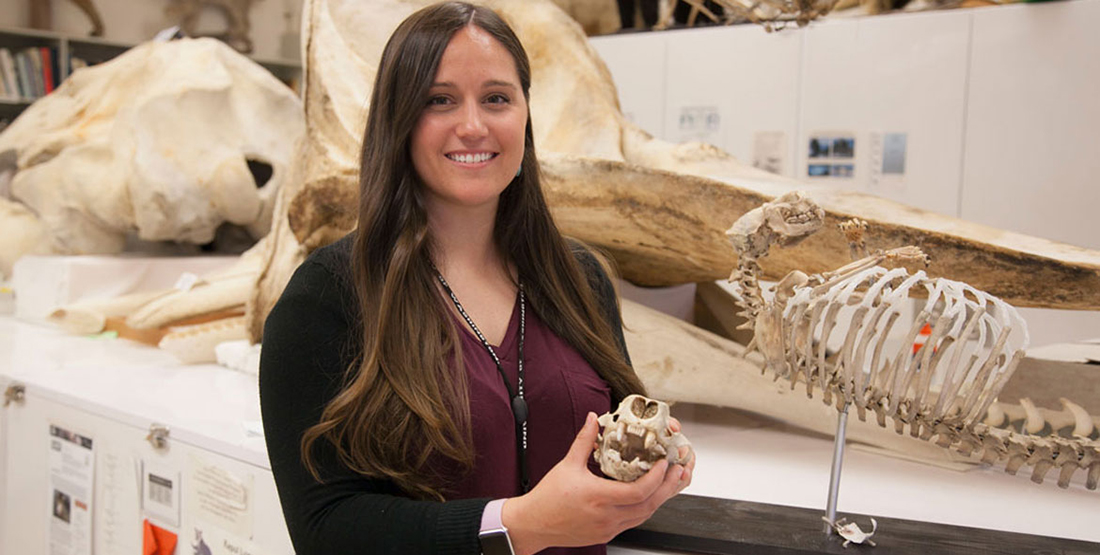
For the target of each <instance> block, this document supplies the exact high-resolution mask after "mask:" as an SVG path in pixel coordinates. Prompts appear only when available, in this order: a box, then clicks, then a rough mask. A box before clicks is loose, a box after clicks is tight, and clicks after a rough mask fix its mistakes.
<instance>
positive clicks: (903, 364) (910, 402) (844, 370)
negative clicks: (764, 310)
mask: <svg viewBox="0 0 1100 555" xmlns="http://www.w3.org/2000/svg"><path fill="white" fill-rule="evenodd" d="M915 288H921V289H924V290H925V291H926V292H927V294H928V298H927V301H925V302H924V306H923V308H922V309H921V311H920V313H919V314H918V315H917V317H916V318H915V319H914V321H913V323H912V324H911V325H910V326H909V330H908V331H907V332H906V334H905V336H904V339H903V340H902V342H901V344H900V345H897V346H895V348H893V349H887V344H888V339H889V336H890V333H891V331H892V330H893V329H894V327H895V326H897V325H898V322H899V319H900V318H901V316H902V314H903V309H904V304H905V302H907V301H908V297H909V293H910V290H912V289H915ZM783 322H784V326H783V333H784V334H785V335H786V336H787V340H786V344H787V345H791V346H793V348H790V349H788V353H787V355H788V359H787V360H786V361H785V362H786V363H787V368H786V369H785V370H780V372H778V373H779V374H780V375H786V376H787V377H791V378H792V379H794V378H795V376H794V374H797V373H802V374H803V376H804V377H805V379H806V382H807V389H808V392H810V393H812V387H811V386H810V384H811V383H816V384H817V385H818V386H819V387H820V388H821V389H822V391H823V392H825V393H824V394H825V395H826V396H827V397H831V395H830V392H832V391H837V392H839V396H838V399H837V402H838V403H840V404H844V403H852V405H853V406H854V407H856V409H857V410H858V411H859V412H860V415H861V417H862V416H863V414H862V413H863V412H864V411H865V410H868V409H870V410H872V411H874V412H875V413H876V415H878V417H879V423H880V424H883V423H884V418H885V416H887V415H889V416H891V417H892V418H894V420H895V421H896V422H899V425H900V423H902V422H911V421H915V420H914V418H915V417H916V416H917V412H918V411H921V412H922V413H923V414H922V416H924V417H926V418H931V419H932V420H942V419H944V418H945V417H947V416H953V417H955V418H958V419H959V420H960V422H961V423H962V424H963V425H968V426H969V425H974V424H977V423H979V422H980V421H981V419H982V417H983V415H984V414H985V412H986V410H988V408H989V405H990V404H991V403H992V402H993V401H994V399H995V397H996V392H999V391H1000V390H1001V388H1002V387H1003V386H1004V384H1005V382H1006V381H1007V380H1008V378H1009V377H1011V375H1012V372H1013V371H1014V370H1015V368H1016V365H1017V364H1018V363H1019V361H1020V359H1021V358H1022V357H1023V353H1024V351H1023V349H1024V348H1025V347H1026V346H1027V329H1026V327H1025V324H1024V323H1023V320H1022V319H1021V318H1020V316H1019V314H1018V313H1017V312H1016V310H1015V309H1014V308H1013V307H1011V306H1009V305H1008V304H1006V303H1004V302H1003V301H1001V300H999V299H997V298H995V297H992V296H990V295H988V294H986V293H984V292H981V291H978V290H976V289H974V288H972V287H970V286H968V285H966V284H965V283H961V282H957V281H951V280H948V279H943V278H938V279H929V278H928V277H927V276H926V275H925V273H924V272H923V271H918V272H916V273H915V274H913V275H909V274H908V272H907V271H906V270H905V269H904V268H896V269H892V270H889V269H886V268H883V267H881V266H874V267H871V268H867V269H865V270H862V271H860V272H857V273H855V274H852V275H850V276H848V277H844V278H841V279H836V280H829V281H825V282H824V283H819V284H816V285H812V286H811V285H807V286H801V287H797V288H796V289H795V292H794V295H793V296H792V297H791V299H790V300H789V301H788V302H787V304H786V306H785V307H784V311H783ZM837 322H848V323H849V326H848V329H847V330H843V329H840V328H838V327H837V326H836V324H837ZM901 325H904V324H901ZM926 325H927V326H928V327H929V328H930V329H931V334H930V335H929V336H928V337H927V339H926V341H925V342H924V344H923V345H921V346H920V347H919V348H917V347H911V346H913V345H914V342H915V341H916V340H917V337H918V334H920V332H921V330H922V329H925V326H926ZM834 337H842V338H843V344H842V347H841V348H840V350H839V351H838V352H837V353H836V354H835V355H834V356H832V357H831V360H830V357H828V356H827V351H828V345H829V344H830V343H831V341H830V339H833V338H834ZM829 362H832V364H828V363H829ZM773 370H776V369H775V368H773ZM826 402H828V399H826Z"/></svg>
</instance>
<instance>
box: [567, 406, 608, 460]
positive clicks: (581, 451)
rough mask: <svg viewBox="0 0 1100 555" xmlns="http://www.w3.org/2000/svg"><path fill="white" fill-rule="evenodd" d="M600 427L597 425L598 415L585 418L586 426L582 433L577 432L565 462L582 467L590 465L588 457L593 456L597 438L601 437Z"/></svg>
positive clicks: (592, 413) (592, 414) (589, 414)
mask: <svg viewBox="0 0 1100 555" xmlns="http://www.w3.org/2000/svg"><path fill="white" fill-rule="evenodd" d="M599 433H600V427H599V425H597V424H596V413H594V412H590V413H588V416H586V417H585V420H584V426H582V427H581V431H579V432H577V437H576V438H575V439H574V440H573V445H571V446H570V447H569V452H568V453H567V454H566V455H565V460H567V461H570V462H572V463H574V465H576V464H580V465H581V466H587V465H588V457H591V456H592V450H593V446H594V445H596V438H597V437H598V436H599Z"/></svg>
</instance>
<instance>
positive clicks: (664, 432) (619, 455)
mask: <svg viewBox="0 0 1100 555" xmlns="http://www.w3.org/2000/svg"><path fill="white" fill-rule="evenodd" d="M599 423H600V426H601V427H602V428H603V433H601V434H600V436H599V439H598V440H597V443H598V444H599V446H598V447H597V448H596V450H595V452H593V453H592V456H593V458H595V459H596V461H597V462H599V463H600V470H602V471H603V473H604V474H606V475H608V476H610V477H612V478H615V479H616V480H620V481H623V482H633V481H634V480H637V479H638V478H640V477H641V476H642V475H644V474H645V473H646V472H648V471H649V469H650V468H652V467H653V465H654V464H656V463H657V461H659V460H661V459H668V461H669V464H676V463H682V462H687V461H688V460H689V459H690V457H691V454H690V452H689V453H688V454H686V455H685V456H684V457H681V456H680V448H681V447H684V446H687V447H688V448H689V449H690V448H691V442H689V441H688V440H687V438H686V437H684V435H683V434H681V433H680V432H673V431H672V429H671V428H669V409H668V404H667V403H665V402H663V401H658V400H656V399H650V398H648V397H645V396H642V395H628V396H627V397H626V398H625V399H623V400H622V402H620V403H619V407H618V408H616V409H615V412H608V413H604V414H602V415H601V416H600V418H599Z"/></svg>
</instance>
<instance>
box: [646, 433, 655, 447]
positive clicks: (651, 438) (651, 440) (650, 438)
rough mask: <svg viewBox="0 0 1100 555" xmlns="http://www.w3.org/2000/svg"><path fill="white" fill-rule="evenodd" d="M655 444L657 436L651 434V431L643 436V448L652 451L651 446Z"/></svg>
mask: <svg viewBox="0 0 1100 555" xmlns="http://www.w3.org/2000/svg"><path fill="white" fill-rule="evenodd" d="M656 443H657V434H655V433H653V430H649V431H648V432H646V434H645V448H646V449H653V445H654V444H656Z"/></svg>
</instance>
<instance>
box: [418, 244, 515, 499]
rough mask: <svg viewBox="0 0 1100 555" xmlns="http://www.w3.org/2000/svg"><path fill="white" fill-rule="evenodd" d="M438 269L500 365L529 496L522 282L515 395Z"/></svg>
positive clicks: (443, 284)
mask: <svg viewBox="0 0 1100 555" xmlns="http://www.w3.org/2000/svg"><path fill="white" fill-rule="evenodd" d="M432 268H434V269H435V277H437V278H438V279H439V284H440V285H442V286H443V290H444V291H446V292H447V294H448V295H450V297H451V301H452V302H454V304H455V308H457V309H458V313H459V314H461V315H462V318H463V319H464V320H466V323H467V324H469V325H470V329H472V330H474V334H475V335H477V338H478V339H480V340H481V344H482V346H484V347H485V350H486V351H489V356H490V357H492V358H493V362H494V363H496V365H497V372H499V373H500V379H501V380H502V381H503V382H504V389H505V390H507V391H508V398H510V399H511V400H512V416H514V417H515V419H516V426H517V428H516V451H518V453H519V474H520V487H521V488H523V493H527V492H528V491H530V489H531V479H530V477H529V476H528V474H527V401H525V400H524V399H523V339H524V336H525V335H526V329H525V321H526V319H527V309H526V303H524V294H523V283H520V284H519V362H518V365H519V366H518V371H517V376H518V380H517V383H516V393H514V394H513V393H512V387H511V386H509V385H508V377H507V376H505V375H504V367H503V366H501V364H500V359H499V358H497V354H496V353H495V352H494V351H493V347H492V346H491V345H489V342H488V341H486V340H485V336H484V335H482V334H481V330H479V329H477V326H476V325H475V324H474V321H473V320H471V319H470V315H468V314H466V309H464V308H462V303H460V302H458V297H456V296H455V292H454V291H452V290H451V286H450V285H447V280H445V279H443V274H442V273H440V272H439V269H438V268H435V265H434V264H433V265H432Z"/></svg>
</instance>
